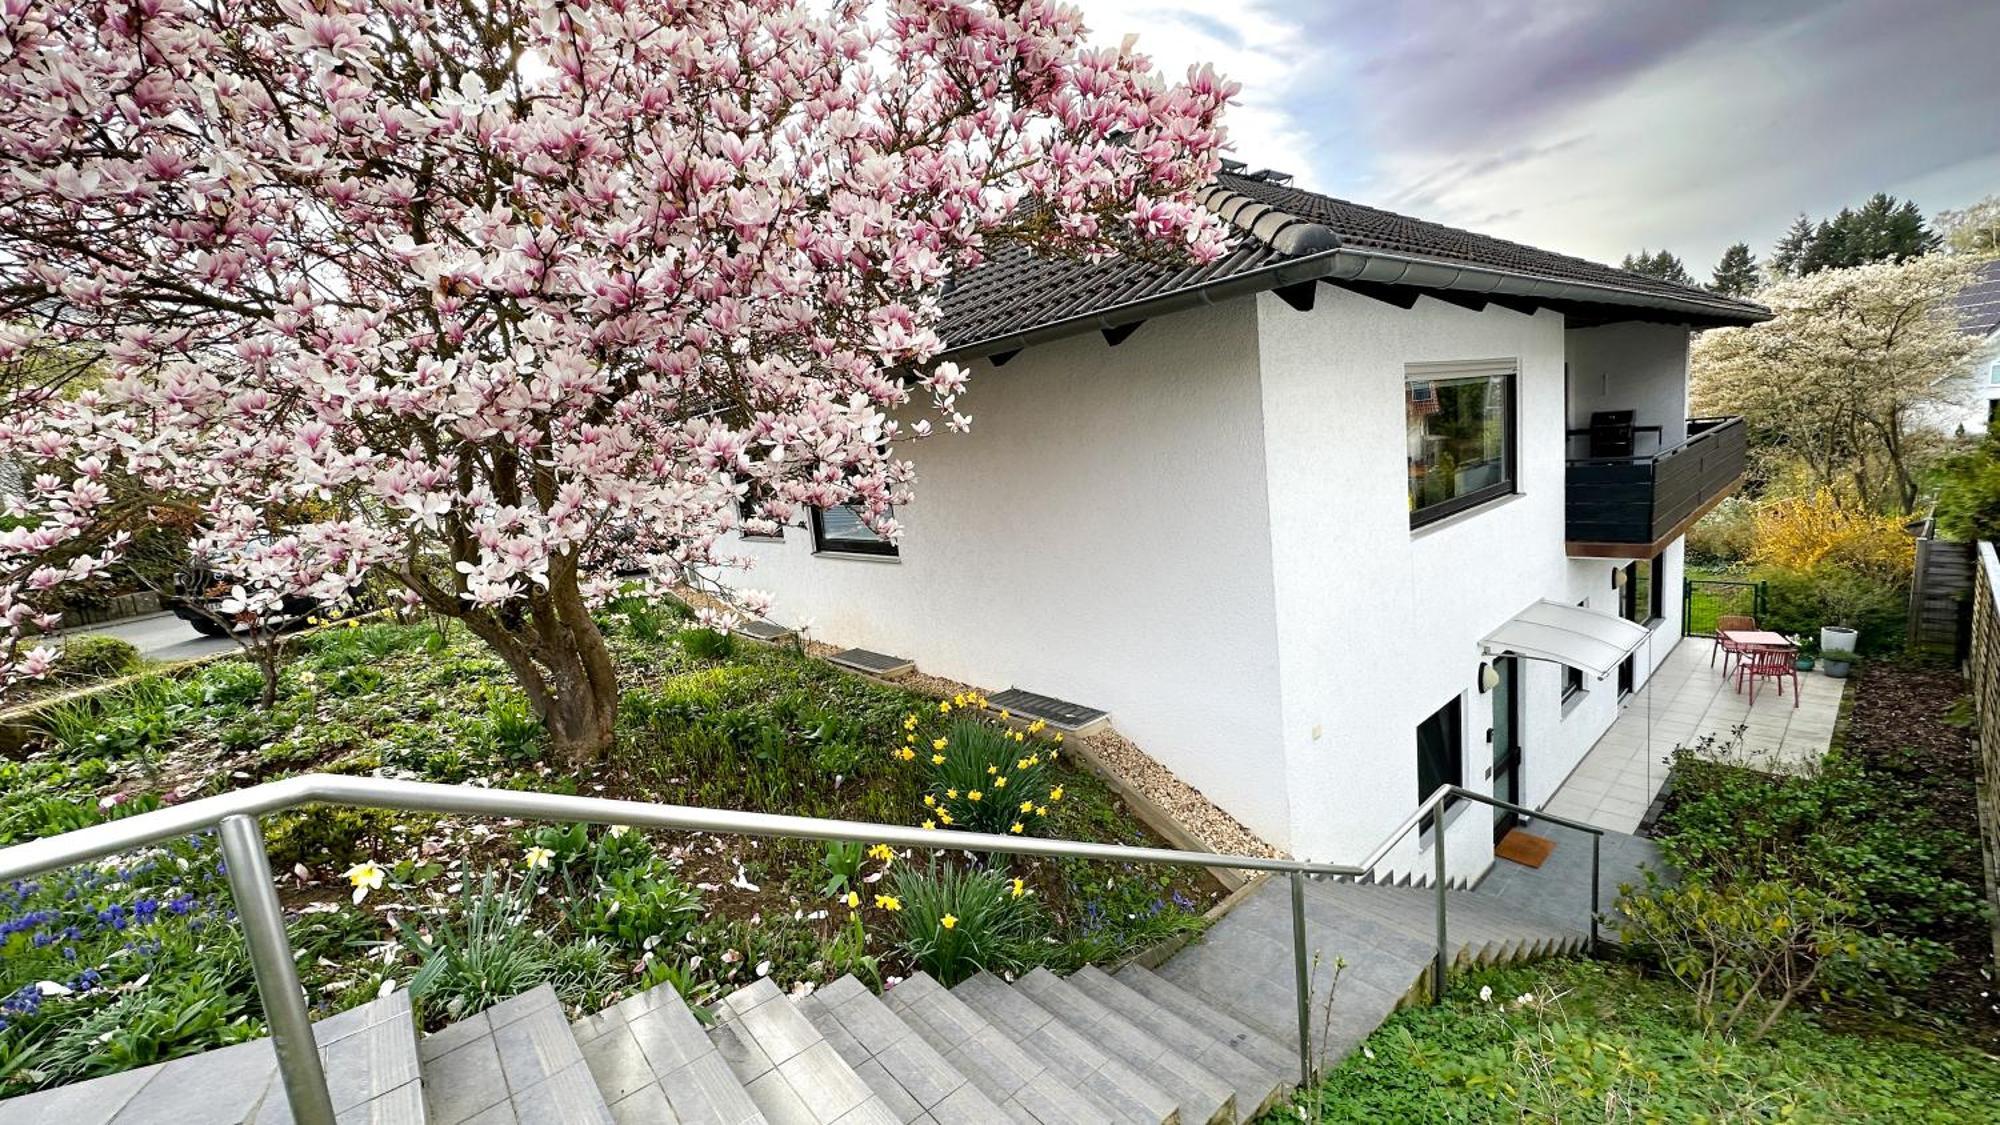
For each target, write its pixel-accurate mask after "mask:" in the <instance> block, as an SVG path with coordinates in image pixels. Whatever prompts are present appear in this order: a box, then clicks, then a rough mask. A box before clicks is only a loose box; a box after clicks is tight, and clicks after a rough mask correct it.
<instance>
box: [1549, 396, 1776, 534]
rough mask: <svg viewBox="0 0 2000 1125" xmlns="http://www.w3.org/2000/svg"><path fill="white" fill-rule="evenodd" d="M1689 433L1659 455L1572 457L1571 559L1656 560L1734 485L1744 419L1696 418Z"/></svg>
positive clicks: (1739, 472)
mask: <svg viewBox="0 0 2000 1125" xmlns="http://www.w3.org/2000/svg"><path fill="white" fill-rule="evenodd" d="M1687 432H1688V439H1687V440H1686V441H1684V442H1681V443H1680V444H1679V445H1675V446H1672V447H1670V448H1667V449H1662V450H1660V451H1659V452H1658V453H1652V454H1639V455H1636V456H1632V457H1584V458H1575V459H1572V460H1571V461H1570V462H1569V467H1568V472H1567V474H1566V482H1565V483H1566V487H1567V489H1568V496H1569V500H1568V528H1567V533H1566V534H1565V536H1564V538H1566V539H1567V540H1568V541H1569V542H1568V553H1569V555H1570V557H1571V558H1583V559H1647V558H1652V557H1653V556H1654V555H1657V554H1659V553H1660V552H1661V551H1662V550H1665V549H1666V546H1667V544H1669V543H1671V542H1673V541H1674V540H1675V539H1677V538H1679V537H1680V536H1682V535H1684V534H1686V532H1687V529H1688V528H1689V527H1691V526H1693V524H1694V521H1696V520H1698V519H1700V518H1701V517H1702V516H1704V515H1706V514H1707V513H1708V510H1709V509H1710V508H1713V507H1715V506H1716V505H1717V504H1719V503H1721V502H1722V498H1723V497H1725V496H1728V495H1729V494H1730V493H1732V492H1734V491H1736V486H1737V485H1738V484H1740V483H1742V481H1743V468H1744V456H1745V453H1746V449H1747V441H1746V437H1745V432H1744V427H1743V419H1741V418H1691V419H1689V420H1688V424H1687Z"/></svg>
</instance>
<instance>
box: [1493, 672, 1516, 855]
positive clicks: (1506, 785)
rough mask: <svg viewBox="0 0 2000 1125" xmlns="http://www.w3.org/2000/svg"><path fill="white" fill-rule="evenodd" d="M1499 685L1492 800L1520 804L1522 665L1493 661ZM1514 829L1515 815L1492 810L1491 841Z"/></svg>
mask: <svg viewBox="0 0 2000 1125" xmlns="http://www.w3.org/2000/svg"><path fill="white" fill-rule="evenodd" d="M1493 670H1494V671H1495V672H1497V673H1499V675H1500V682H1499V683H1497V684H1494V685H1493V796H1495V797H1496V798H1498V799H1500V800H1502V801H1512V802H1513V803H1515V804H1517V805H1518V804H1521V803H1522V801H1521V661H1520V659H1519V658H1517V657H1512V656H1502V657H1499V658H1497V659H1495V660H1494V661H1493ZM1513 827H1514V814H1513V813H1512V812H1510V811H1508V810H1506V809H1494V810H1493V838H1494V839H1495V840H1498V839H1499V838H1500V837H1502V836H1505V835H1506V834H1507V831H1508V830H1509V829H1511V828H1513Z"/></svg>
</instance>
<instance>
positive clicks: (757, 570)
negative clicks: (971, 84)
mask: <svg viewBox="0 0 2000 1125" xmlns="http://www.w3.org/2000/svg"><path fill="white" fill-rule="evenodd" d="M1208 204H1209V206H1211V207H1213V208H1214V209H1215V210H1217V211H1218V212H1219V213H1221V214H1222V215H1224V216H1225V217H1226V218H1228V219H1230V220H1231V221H1232V222H1234V223H1235V224H1236V225H1237V226H1238V227H1239V228H1241V230H1242V232H1243V233H1242V234H1241V235H1240V236H1239V238H1238V239H1237V242H1236V244H1235V247H1234V249H1233V252H1232V253H1230V254H1229V255H1228V256H1227V257H1226V258H1224V259H1223V260H1222V261H1220V262H1217V263H1214V264H1211V265H1208V266H1201V267H1194V268H1189V269H1184V270H1179V271H1175V270H1171V269H1167V268H1164V267H1159V266H1154V265H1149V264H1145V263H1140V262H1135V261H1114V262H1110V263H1102V264H1096V265H1090V264H1082V263H1076V262H1069V261H1051V260H1047V259H1039V258H1035V257H1032V256H1030V255H1029V254H1027V253H1026V252H1024V251H1020V250H1018V249H1016V250H1008V251H1004V252H1001V253H1000V254H998V255H997V256H996V258H995V260H993V261H991V262H990V263H989V264H987V265H985V266H983V267H981V268H980V269H978V270H976V271H973V272H972V273H970V274H969V275H967V276H963V277H961V278H959V279H957V281H956V283H955V286H954V288H953V289H952V290H951V292H950V293H949V295H948V297H947V298H946V302H945V304H946V310H947V318H946V333H947V339H948V340H949V341H950V342H951V345H952V356H953V358H956V359H958V360H960V361H961V362H968V363H969V365H970V366H971V367H973V368H974V375H973V379H972V383H971V388H972V389H971V391H970V393H969V394H968V396H967V399H966V408H967V410H968V412H969V413H970V414H972V415H973V417H974V419H975V421H974V424H973V427H972V432H971V433H970V434H969V435H955V436H947V437H942V438H939V439H936V440H932V441H927V442H923V443H921V444H919V445H917V446H914V447H913V448H912V450H911V454H910V455H911V457H912V459H913V460H914V461H915V462H916V465H917V469H918V476H919V480H918V485H917V493H918V500H917V502H916V503H915V504H914V505H912V506H910V507H909V508H908V509H907V510H901V511H898V512H897V513H896V518H897V519H898V521H900V522H901V523H902V525H903V526H904V528H905V533H904V535H903V536H902V538H901V540H900V542H899V543H897V544H896V545H894V546H893V547H892V546H890V545H889V544H886V543H883V542H881V541H879V540H877V539H876V538H875V537H874V535H873V534H872V533H871V532H870V531H869V530H868V529H867V528H866V527H865V526H862V525H860V524H859V522H858V521H857V520H856V519H855V518H854V517H853V515H852V514H851V513H847V512H839V511H836V512H830V513H816V514H815V515H814V518H813V519H812V520H811V521H810V522H809V526H804V527H795V528H788V529H786V530H785V532H784V535H783V537H782V539H780V540H767V539H760V540H746V541H745V544H744V549H745V553H746V554H749V555H751V556H753V557H754V561H755V565H754V568H753V570H752V571H751V572H748V573H744V574H740V575H736V576H733V578H734V580H735V581H739V582H741V583H743V584H744V585H746V586H750V587H755V588H758V589H763V590H768V591H771V592H773V593H774V594H775V595H776V598H777V603H776V604H777V608H776V610H775V612H774V618H775V619H776V620H777V621H778V622H779V623H781V624H785V623H796V622H798V621H803V620H810V621H811V622H812V623H813V629H814V633H815V635H816V636H818V637H819V638H821V639H824V640H829V641H832V642H835V643H839V644H847V645H855V646H860V647H863V648H867V649H870V650H875V651H878V652H882V653H891V654H896V655H898V656H903V657H908V658H910V659H913V660H915V661H916V662H917V664H918V665H919V666H920V667H922V668H923V669H924V670H926V671H928V672H932V673H936V674H938V675H942V676H947V677H951V678H953V679H957V680H961V681H964V682H969V683H976V684H981V685H988V686H997V685H1014V686H1017V687H1019V688H1022V689H1025V690H1029V691H1033V692H1038V693H1042V694H1046V695H1049V696H1054V697H1058V698H1060V699H1064V700H1073V701H1076V702H1078V703H1080V704H1084V705H1087V706H1089V707H1093V708H1100V709H1102V710H1104V711H1107V712H1109V713H1110V716H1111V719H1112V721H1113V723H1114V724H1115V725H1116V726H1117V728H1118V729H1119V731H1120V732H1121V733H1123V734H1124V735H1126V736H1127V737H1128V738H1130V739H1131V740H1133V741H1134V742H1135V743H1137V744H1138V745H1139V746H1140V747H1142V748H1143V749H1144V750H1145V751H1146V752H1148V753H1149V754H1150V755H1152V756H1153V757H1154V758H1155V759H1157V760H1158V761H1159V762H1161V763H1162V764H1164V765H1165V766H1166V767H1168V768H1169V769H1171V770H1173V771H1174V772H1175V773H1176V774H1178V775H1179V776H1180V777H1181V778H1182V779H1184V780H1185V781H1187V782H1188V783H1190V784H1191V785H1193V786H1194V787H1196V788H1197V789H1199V790H1201V791H1202V792H1203V793H1204V794H1205V795H1206V796H1207V797H1208V798H1210V799H1211V800H1213V801H1214V802H1215V803H1217V804H1218V805H1220V806H1221V807H1222V808H1224V809H1226V810H1228V811H1229V812H1231V813H1232V814H1234V815H1235V816H1236V817H1237V818H1239V819H1240V820H1242V821H1243V822H1244V823H1245V824H1247V825H1248V826H1249V827H1251V828H1252V829H1254V830H1255V831H1257V832H1258V833H1259V834H1261V835H1262V836H1264V837H1265V838H1266V839H1267V840H1269V841H1271V842H1272V843H1274V844H1276V845H1278V846H1281V847H1284V848H1286V849H1288V850H1290V851H1291V852H1292V853H1293V854H1296V855H1299V856H1304V857H1310V858H1315V859H1325V860H1334V861H1352V860H1355V859H1357V858H1359V857H1360V856H1361V854H1362V853H1364V852H1365V851H1367V850H1368V849H1369V848H1371V847H1372V846H1374V845H1375V844H1377V843H1378V842H1379V841H1380V840H1381V839H1382V838H1383V836H1384V834H1385V833H1386V832H1387V831H1388V830H1389V829H1391V828H1392V827H1394V826H1395V825H1396V824H1397V822H1399V821H1400V820H1402V819H1403V818H1404V817H1405V816H1406V815H1408V814H1409V812H1410V811H1411V810H1412V809H1413V808H1414V807H1415V806H1416V805H1417V803H1418V802H1419V800H1420V799H1421V798H1422V797H1423V796H1424V795H1425V794H1426V793H1427V792H1428V791H1429V790H1430V789H1431V788H1433V787H1434V786H1436V785H1437V784H1438V783H1440V782H1443V781H1455V782H1460V783H1463V784H1464V785H1466V786H1468V787H1470V788H1475V789H1479V790H1482V791H1490V792H1497V793H1498V794H1499V795H1501V796H1503V797H1511V798H1513V799H1515V800H1518V801H1520V802H1522V803H1524V804H1527V805H1530V806H1537V805H1539V804H1540V803H1542V802H1544V801H1546V800H1547V799H1548V797H1549V796H1550V794H1551V793H1553V792H1554V790H1555V788H1556V786H1557V785H1558V784H1559V783H1560V782H1561V781H1562V780H1563V778H1564V777H1565V776H1566V775H1567V774H1568V773H1569V772H1570V770H1571V769H1572V768H1573V767H1574V766H1575V765H1576V763H1577V762H1578V760H1579V759H1580V758H1581V757H1582V755H1583V754H1584V752H1585V751H1586V750H1587V749H1588V748H1589V747H1590V746H1591V744H1592V743H1593V742H1594V741H1595V740H1596V739H1597V737H1598V736H1599V735H1600V734H1601V733H1602V732H1603V731H1604V730H1605V728H1606V727H1607V726H1608V725H1609V724H1610V723H1611V721H1612V719H1613V718H1614V716H1615V715H1616V714H1617V712H1618V709H1619V704H1620V699H1621V697H1622V696H1623V695H1624V694H1625V693H1626V692H1628V691H1630V689H1631V688H1632V687H1633V686H1635V685H1636V684H1639V683H1643V682H1644V680H1645V678H1646V676H1647V675H1648V674H1649V672H1650V670H1651V668H1652V667H1654V666H1655V664H1656V663H1657V662H1658V661H1661V660H1663V659H1664V658H1665V657H1666V655H1667V653H1668V651H1669V650H1670V649H1671V648H1672V646H1673V645H1674V643H1675V642H1676V641H1677V640H1678V637H1679V624H1680V590H1681V551H1682V544H1681V537H1682V534H1683V533H1684V532H1685V530H1686V528H1687V527H1688V525H1689V524H1690V523H1691V522H1692V521H1693V520H1694V519H1696V518H1697V517H1699V515H1700V514H1702V513H1703V512H1705V511H1706V510H1707V509H1708V508H1709V507H1711V506H1712V505H1713V504H1714V503H1715V502H1716V501H1718V500H1720V499H1721V497H1722V496H1723V495H1725V494H1726V493H1727V492H1728V491H1730V490H1731V489H1733V488H1734V487H1735V484H1736V482H1737V480H1738V479H1739V477H1740V475H1741V472H1742V457H1743V446H1742V427H1741V424H1740V422H1725V423H1716V422H1709V423H1703V424H1700V425H1691V424H1690V422H1689V420H1688V418H1687V405H1686V404H1687V352H1688V337H1689V332H1690V330H1691V329H1694V328H1701V327H1708V326H1717V325H1734V324H1748V323H1754V322H1756V321H1759V320H1762V319H1765V318H1766V317H1767V316H1768V314H1767V313H1766V312H1765V310H1763V309H1762V308H1760V307H1759V306H1756V305H1752V304H1747V303H1744V302H1741V301H1735V300H1731V299H1728V298H1724V297H1720V296H1717V295H1715V294H1713V293H1709V292H1706V291H1702V290H1697V289H1687V288H1682V287H1679V286H1675V285H1669V284H1665V283H1662V282H1659V281H1655V280H1652V279H1650V278H1645V277H1640V276H1637V275H1634V274H1629V273H1625V272H1622V271H1619V270H1615V269H1611V268H1609V267H1606V266H1602V265H1598V264H1595V263H1591V262H1587V261H1583V260H1580V259H1576V258H1570V257H1566V256H1563V255H1558V254H1552V253H1548V252H1545V251H1541V250H1536V249H1532V248H1530V247H1526V246H1521V245H1517V244H1514V243H1509V242H1503V241H1500V240H1497V239H1492V238H1486V237H1482V236H1479V235H1475V234H1470V233H1467V232H1465V231H1459V230H1454V229H1451V228H1448V227H1443V226H1439V225H1436V224H1432V223H1426V222H1422V221H1419V220H1416V219H1410V218H1406V217H1403V216H1400V215H1395V214H1391V213H1389V212H1386V211H1380V210H1375V209H1372V208H1367V207H1361V206H1357V205H1355V204H1351V203H1346V202H1343V201H1340V200H1335V199H1331V198H1328V197H1325V196H1322V195H1316V194H1312V193H1309V192H1305V191H1301V190H1297V189H1294V188H1292V187H1291V186H1289V184H1288V178H1287V177H1284V176H1282V175H1280V174H1275V173H1268V172H1263V173H1247V174H1246V173H1244V172H1243V171H1242V169H1241V166H1232V168H1231V170H1230V171H1227V172H1225V173H1224V174H1223V175H1222V176H1220V177H1219V179H1218V182H1217V184H1216V185H1215V186H1214V187H1213V188H1212V189H1211V191H1210V193H1209V196H1208ZM1601 411H1630V412H1632V415H1633V416H1632V417H1631V418H1630V419H1629V422H1630V423H1631V425H1632V426H1633V427H1635V429H1634V430H1633V431H1631V432H1627V433H1625V434H1623V435H1622V436H1623V437H1624V439H1625V440H1626V441H1628V442H1633V443H1635V446H1634V447H1633V448H1620V446H1619V438H1620V437H1621V434H1620V433H1619V432H1618V431H1617V430H1616V429H1615V428H1613V429H1611V430H1608V431H1607V432H1606V433H1604V434H1600V435H1599V436H1597V437H1592V436H1590V435H1589V434H1588V433H1587V432H1586V431H1588V429H1589V426H1590V423H1591V420H1592V415H1593V414H1594V413H1596V412H1601ZM1613 421H1616V419H1613ZM1592 443H1596V444H1597V450H1596V451H1597V452H1599V453H1601V454H1607V455H1606V456H1603V457H1599V458H1595V459H1593V458H1589V457H1588V456H1587V454H1589V453H1590V452H1591V451H1592V450H1591V448H1590V446H1591V444H1592ZM1544 603H1554V606H1550V605H1546V604H1544ZM1578 606H1580V607H1585V608H1586V609H1587V610H1588V612H1589V614H1593V615H1597V616H1594V617H1588V616H1586V617H1579V618H1577V619H1575V620H1567V621H1566V620H1564V616H1565V614H1566V612H1567V611H1568V607H1578ZM1615 617H1623V618H1627V619H1630V620H1633V621H1638V622H1642V623H1644V625H1645V628H1643V629H1642V628H1635V627H1629V626H1617V627H1615V628H1613V629H1610V630H1606V629H1604V628H1601V626H1602V625H1603V624H1604V623H1605V622H1606V621H1607V620H1608V619H1611V618H1615ZM1614 624H1615V623H1614ZM1621 630H1622V633H1621V632H1620V631H1621ZM1592 632H1596V633H1606V632H1609V633H1611V634H1614V635H1619V636H1620V637H1621V639H1620V642H1619V644H1618V645H1617V646H1616V647H1609V646H1606V645H1604V644H1603V643H1602V642H1601V641H1597V640H1593V639H1591V638H1590V636H1589V634H1590V633H1592ZM1628 651H1631V653H1632V655H1631V656H1630V657H1629V658H1625V657H1626V653H1627V652H1628ZM1507 653H1514V654H1517V655H1514V656H1508V655H1506V654H1507ZM1530 657H1533V659H1530ZM1548 657H1556V658H1560V659H1564V660H1568V661H1570V663H1571V664H1573V665H1580V666H1582V667H1571V666H1566V665H1565V664H1562V663H1556V662H1551V661H1550V660H1549V659H1546V658H1548ZM1621 658H1622V659H1621ZM1649 661H1650V662H1653V663H1649ZM1488 667H1492V668H1493V669H1494V671H1495V672H1497V674H1498V676H1497V678H1498V681H1499V682H1498V684H1497V685H1496V686H1494V687H1493V688H1492V689H1491V690H1488V689H1487V688H1486V687H1485V681H1486V680H1487V679H1488V678H1489V677H1488V675H1487V672H1486V670H1487V669H1488ZM1600 674H1602V678H1600ZM1493 826H1494V822H1493V819H1492V816H1491V813H1490V810H1486V809H1485V808H1484V807H1483V806H1479V807H1467V808H1462V809H1461V810H1460V812H1459V813H1458V814H1457V816H1456V819H1454V820H1453V821H1452V827H1451V829H1450V831H1451V834H1452V840H1451V843H1452V844H1453V845H1457V842H1458V838H1459V837H1460V836H1461V835H1463V836H1464V837H1465V839H1466V840H1467V841H1475V842H1476V844H1475V845H1473V846H1452V847H1448V849H1447V852H1448V858H1453V859H1454V862H1453V866H1454V868H1455V869H1458V870H1461V871H1467V872H1471V871H1476V870H1479V869H1483V867H1484V866H1485V864H1486V863H1487V862H1489V859H1490V847H1489V845H1490V843H1491V840H1492V838H1493V835H1492V832H1491V829H1492V828H1493ZM1416 846H1417V845H1416V844H1415V842H1414V841H1413V842H1412V845H1411V847H1412V849H1413V850H1414V849H1415V848H1416Z"/></svg>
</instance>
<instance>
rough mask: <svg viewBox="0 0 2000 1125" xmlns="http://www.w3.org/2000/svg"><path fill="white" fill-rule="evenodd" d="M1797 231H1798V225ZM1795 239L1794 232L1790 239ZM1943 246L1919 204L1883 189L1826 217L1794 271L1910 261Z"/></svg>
mask: <svg viewBox="0 0 2000 1125" xmlns="http://www.w3.org/2000/svg"><path fill="white" fill-rule="evenodd" d="M1793 230H1794V231H1796V230H1797V226H1796V224H1795V225H1794V227H1793ZM1791 237H1792V232H1789V231H1788V232H1787V233H1786V238H1787V239H1790V238H1791ZM1939 245H1940V240H1939V238H1938V236H1937V234H1936V233H1934V232H1933V231H1932V230H1931V229H1930V227H1929V225H1928V224H1926V223H1925V222H1924V215H1923V212H1922V211H1919V210H1918V209H1917V205H1916V204H1914V203H1911V202H1908V201H1898V200H1897V199H1896V197H1895V196H1893V195H1889V194H1887V193H1885V192H1877V193H1875V194H1874V195H1873V196H1870V197H1869V199H1868V202H1866V203H1864V204H1862V205H1861V206H1860V207H1859V208H1851V207H1843V208H1841V209H1840V213H1839V214H1838V215H1835V216H1834V217H1833V218H1831V219H1822V220H1820V222H1819V224H1818V225H1816V226H1815V227H1814V228H1813V233H1812V237H1811V238H1810V239H1809V240H1808V241H1807V242H1806V243H1805V245H1804V246H1803V247H1802V248H1801V250H1800V252H1799V254H1798V257H1797V260H1796V262H1795V264H1794V267H1793V269H1792V271H1791V272H1793V273H1794V274H1796V275H1799V276H1803V275H1805V274H1809V273H1814V272H1817V271H1819V270H1825V269H1846V268H1848V267H1850V266H1862V265H1867V264H1868V263H1870V262H1905V261H1908V260H1910V259H1911V258H1916V257H1921V256H1922V255H1925V254H1928V253H1930V252H1931V251H1933V250H1936V249H1937V248H1938V246H1939ZM1780 253H1781V254H1782V253H1783V244H1781V249H1780Z"/></svg>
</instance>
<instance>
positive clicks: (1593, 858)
mask: <svg viewBox="0 0 2000 1125" xmlns="http://www.w3.org/2000/svg"><path fill="white" fill-rule="evenodd" d="M1603 844H1604V837H1602V836H1599V835H1596V834H1594V833H1593V834H1592V835H1591V837H1590V954H1591V956H1593V957H1595V956H1596V955H1597V905H1598V904H1597V858H1598V853H1599V852H1600V851H1601V850H1602V847H1603Z"/></svg>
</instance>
